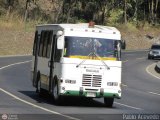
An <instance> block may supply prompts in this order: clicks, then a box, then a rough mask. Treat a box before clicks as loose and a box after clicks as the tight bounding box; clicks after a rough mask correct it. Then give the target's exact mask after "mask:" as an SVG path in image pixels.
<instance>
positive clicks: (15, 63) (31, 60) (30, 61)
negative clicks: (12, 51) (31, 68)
mask: <svg viewBox="0 0 160 120" xmlns="http://www.w3.org/2000/svg"><path fill="white" fill-rule="evenodd" d="M31 61H32V60H28V61H24V62H18V63H13V64H10V65H6V66H4V67H1V68H0V70H2V69H5V68H7V67H11V66H14V65H19V64H23V63H28V62H31Z"/></svg>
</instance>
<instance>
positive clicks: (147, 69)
mask: <svg viewBox="0 0 160 120" xmlns="http://www.w3.org/2000/svg"><path fill="white" fill-rule="evenodd" d="M154 64H156V63H153V64H151V65H149V66H148V67H147V68H146V71H147V73H148V74H150V75H151V76H153V77H155V78H157V79H160V78H159V77H157V76H156V75H154V74H152V73H151V72H150V71H149V68H150V67H151V66H152V65H154Z"/></svg>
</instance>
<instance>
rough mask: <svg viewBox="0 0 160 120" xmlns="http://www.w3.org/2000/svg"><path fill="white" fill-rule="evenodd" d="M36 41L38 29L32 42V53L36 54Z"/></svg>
mask: <svg viewBox="0 0 160 120" xmlns="http://www.w3.org/2000/svg"><path fill="white" fill-rule="evenodd" d="M37 42H38V31H36V32H35V37H34V44H33V55H34V56H35V55H36V50H37Z"/></svg>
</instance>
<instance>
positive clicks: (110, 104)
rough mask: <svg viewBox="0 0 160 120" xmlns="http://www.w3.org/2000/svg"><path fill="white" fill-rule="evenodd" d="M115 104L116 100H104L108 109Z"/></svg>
mask: <svg viewBox="0 0 160 120" xmlns="http://www.w3.org/2000/svg"><path fill="white" fill-rule="evenodd" d="M113 102H114V98H104V104H105V106H106V107H110V108H111V107H112V106H113Z"/></svg>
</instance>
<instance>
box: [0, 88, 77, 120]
mask: <svg viewBox="0 0 160 120" xmlns="http://www.w3.org/2000/svg"><path fill="white" fill-rule="evenodd" d="M0 91H2V92H4V93H6V94H7V95H9V96H11V97H13V98H15V99H16V100H19V101H21V102H23V103H26V104H28V105H31V106H32V107H36V108H39V109H41V110H44V111H47V112H50V113H53V114H56V115H60V116H63V117H66V118H68V119H73V120H80V119H78V118H74V117H71V116H68V115H63V114H61V113H58V112H55V111H52V110H49V109H47V108H44V107H41V106H38V105H36V104H33V103H31V102H28V101H26V100H23V99H21V98H19V97H17V96H15V95H13V94H12V93H10V92H8V91H6V90H4V89H2V88H0Z"/></svg>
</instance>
